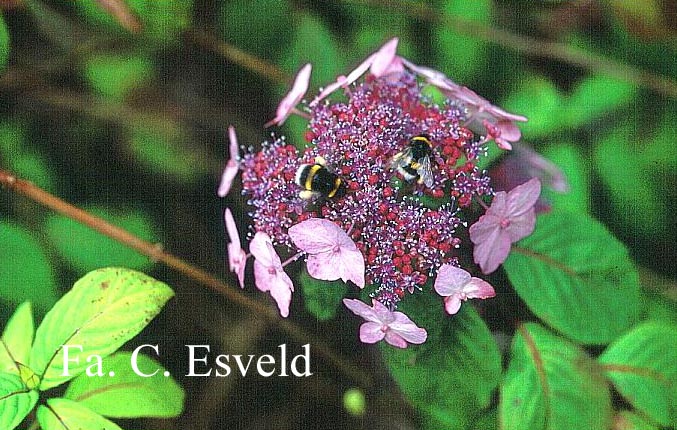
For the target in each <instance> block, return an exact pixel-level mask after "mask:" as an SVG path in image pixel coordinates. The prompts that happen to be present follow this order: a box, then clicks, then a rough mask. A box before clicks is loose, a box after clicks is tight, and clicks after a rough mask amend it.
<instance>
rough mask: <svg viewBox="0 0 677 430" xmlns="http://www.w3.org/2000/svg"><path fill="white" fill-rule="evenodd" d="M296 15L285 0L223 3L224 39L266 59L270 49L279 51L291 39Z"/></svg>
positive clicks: (252, 0) (222, 26) (239, 0)
mask: <svg viewBox="0 0 677 430" xmlns="http://www.w3.org/2000/svg"><path fill="white" fill-rule="evenodd" d="M293 17H294V11H293V9H292V7H291V6H290V4H289V2H288V1H286V0H234V1H229V2H224V3H223V4H221V6H220V21H221V26H220V27H221V33H222V35H223V36H222V37H223V39H224V40H225V41H226V42H228V43H231V44H234V45H235V46H237V47H238V48H240V49H242V50H244V51H246V52H248V53H251V54H254V55H257V56H260V57H263V58H267V59H270V58H271V53H272V54H279V53H280V51H281V50H282V49H283V48H284V47H286V45H287V44H288V43H289V41H290V40H291V38H292V35H293V32H294V28H295V27H294V21H293ZM272 23H274V25H272ZM273 56H277V55H273Z"/></svg>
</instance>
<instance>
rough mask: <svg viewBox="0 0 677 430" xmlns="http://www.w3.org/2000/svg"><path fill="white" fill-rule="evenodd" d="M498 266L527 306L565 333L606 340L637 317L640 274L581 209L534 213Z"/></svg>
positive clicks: (576, 337) (593, 340) (587, 340)
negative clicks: (531, 224)
mask: <svg viewBox="0 0 677 430" xmlns="http://www.w3.org/2000/svg"><path fill="white" fill-rule="evenodd" d="M503 267H504V268H505V270H506V272H507V273H508V277H509V278H510V283H511V284H512V285H513V287H514V288H515V291H517V294H519V296H520V297H521V298H522V300H524V301H525V302H526V304H527V306H529V309H531V311H532V312H533V313H534V314H536V315H537V316H538V317H539V318H540V319H542V320H543V321H545V322H546V323H547V324H548V325H550V326H551V327H553V328H555V329H557V330H558V331H560V332H561V333H563V334H565V335H566V336H567V337H569V338H571V339H573V340H575V341H577V342H581V343H585V344H605V343H609V342H611V341H612V340H613V339H615V338H616V337H617V336H618V335H620V334H621V333H623V332H624V331H625V330H627V329H628V328H629V327H630V326H632V324H633V323H634V322H635V321H636V320H637V318H638V316H639V314H640V312H641V310H642V309H641V308H640V303H641V302H640V299H641V296H640V287H639V276H638V274H637V271H636V269H635V267H634V266H633V264H632V261H631V260H630V257H629V256H628V251H627V249H626V248H625V247H624V246H623V244H622V243H620V242H619V241H618V240H616V238H614V237H613V236H612V235H611V234H610V233H609V232H608V231H607V230H606V229H605V228H604V227H603V226H602V225H601V224H600V223H599V222H597V221H595V220H594V219H592V218H590V217H589V216H587V215H585V214H582V213H567V212H564V211H557V212H553V213H550V214H546V215H542V216H539V217H538V220H537V225H536V229H535V230H534V232H533V233H532V234H531V235H530V236H528V237H526V238H525V239H523V240H522V241H520V242H518V244H517V246H513V250H512V252H511V253H510V256H509V257H508V259H507V260H506V262H505V263H504V265H503Z"/></svg>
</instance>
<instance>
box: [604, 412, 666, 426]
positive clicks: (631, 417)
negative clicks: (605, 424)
mask: <svg viewBox="0 0 677 430" xmlns="http://www.w3.org/2000/svg"><path fill="white" fill-rule="evenodd" d="M614 429H618V430H658V427H656V426H654V425H652V424H650V423H648V422H647V421H645V420H644V418H642V417H640V416H639V415H637V414H636V413H634V412H631V411H620V412H619V413H618V414H616V416H615V417H614Z"/></svg>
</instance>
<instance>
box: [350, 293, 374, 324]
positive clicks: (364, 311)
mask: <svg viewBox="0 0 677 430" xmlns="http://www.w3.org/2000/svg"><path fill="white" fill-rule="evenodd" d="M343 304H344V305H345V306H346V307H347V308H348V309H350V310H351V311H352V312H353V313H354V314H355V315H357V316H359V317H362V318H364V319H365V320H367V321H371V322H377V323H379V324H381V319H380V318H379V316H378V314H377V313H376V311H375V310H374V308H372V307H371V306H369V305H368V304H366V303H364V302H363V301H361V300H357V299H343Z"/></svg>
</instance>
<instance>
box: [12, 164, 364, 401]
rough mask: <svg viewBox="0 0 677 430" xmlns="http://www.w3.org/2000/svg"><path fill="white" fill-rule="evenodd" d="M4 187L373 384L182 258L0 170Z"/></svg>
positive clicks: (323, 347) (320, 344) (302, 333)
mask: <svg viewBox="0 0 677 430" xmlns="http://www.w3.org/2000/svg"><path fill="white" fill-rule="evenodd" d="M0 185H4V186H6V187H7V188H9V189H10V190H13V191H14V192H16V193H19V194H22V195H24V196H26V197H28V198H30V199H31V200H33V201H35V202H37V203H40V204H41V205H43V206H46V207H47V208H49V209H51V210H53V211H55V212H58V213H60V214H62V215H65V216H67V217H69V218H71V219H73V220H75V221H77V222H79V223H81V224H84V225H86V226H89V227H91V228H92V229H94V230H96V231H98V232H100V233H102V234H104V235H106V236H108V237H110V238H111V239H114V240H117V241H118V242H120V243H122V244H123V245H125V246H127V247H129V248H132V249H135V250H136V251H138V252H140V253H141V254H144V255H146V256H148V257H150V258H151V259H153V260H154V261H157V262H160V263H162V264H164V265H165V266H167V267H170V268H172V269H174V270H176V271H177V272H180V273H182V274H183V275H185V276H187V277H188V278H191V279H193V280H194V281H196V282H198V283H200V284H202V285H204V286H206V287H208V288H210V289H212V290H214V291H216V292H217V293H219V294H221V295H223V296H224V297H226V298H227V299H228V300H230V301H231V302H233V303H236V304H238V305H240V306H242V307H243V308H245V309H247V310H249V311H251V312H252V313H253V314H254V315H261V316H262V317H264V318H265V319H267V320H268V321H270V322H272V323H274V324H277V325H278V326H279V327H280V328H281V329H282V330H283V331H284V332H286V333H287V334H288V335H289V336H290V337H291V338H292V339H294V340H295V341H298V342H301V343H311V342H312V348H313V350H314V351H315V352H317V353H318V354H319V355H321V356H322V357H324V358H325V359H326V360H327V361H328V362H329V363H331V364H332V365H333V366H335V367H336V368H337V369H338V370H340V371H341V372H342V373H344V374H345V375H346V376H348V377H350V378H351V379H353V380H354V381H355V382H356V383H358V384H360V385H361V386H362V387H364V388H368V387H370V386H371V384H372V379H371V377H370V376H369V375H368V374H367V373H366V372H364V371H363V370H362V369H360V368H358V367H357V366H355V365H354V364H353V363H351V362H350V361H348V360H346V359H344V358H343V357H340V356H339V355H337V354H336V353H335V352H334V351H332V350H331V349H330V348H329V347H328V346H327V345H326V344H325V343H324V342H318V341H316V340H314V339H313V336H312V335H311V334H310V333H308V332H306V331H305V330H304V329H302V328H301V327H299V326H298V325H296V324H294V323H293V322H291V321H289V320H285V319H280V317H279V316H278V314H277V311H276V310H275V309H273V308H271V307H270V306H267V305H264V304H263V303H261V302H259V301H257V300H254V299H251V298H249V297H247V296H245V295H244V294H243V293H241V292H240V290H239V289H236V288H233V287H231V286H229V285H228V284H226V283H225V282H223V281H221V280H220V279H218V278H216V277H215V276H213V275H211V274H209V273H207V272H205V271H204V270H202V269H200V268H199V267H196V266H193V265H192V264H190V263H188V262H186V261H184V260H182V259H181V258H179V257H177V256H175V255H172V254H170V253H168V252H166V251H164V250H163V249H162V247H161V246H160V245H159V244H154V243H150V242H147V241H145V240H142V239H140V238H138V237H137V236H134V235H133V234H131V233H129V232H128V231H126V230H123V229H121V228H119V227H117V226H115V225H113V224H110V223H108V222H106V221H104V220H103V219H101V218H98V217H96V216H94V215H92V214H90V213H89V212H87V211H84V210H82V209H79V208H77V207H75V206H73V205H71V204H69V203H67V202H65V201H63V200H61V199H60V198H58V197H56V196H54V195H52V194H50V193H48V192H47V191H45V190H43V189H41V188H40V187H38V186H36V185H34V184H33V183H31V182H29V181H25V180H22V179H17V178H16V177H15V176H14V175H13V174H11V173H10V172H7V171H5V170H1V169H0Z"/></svg>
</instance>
